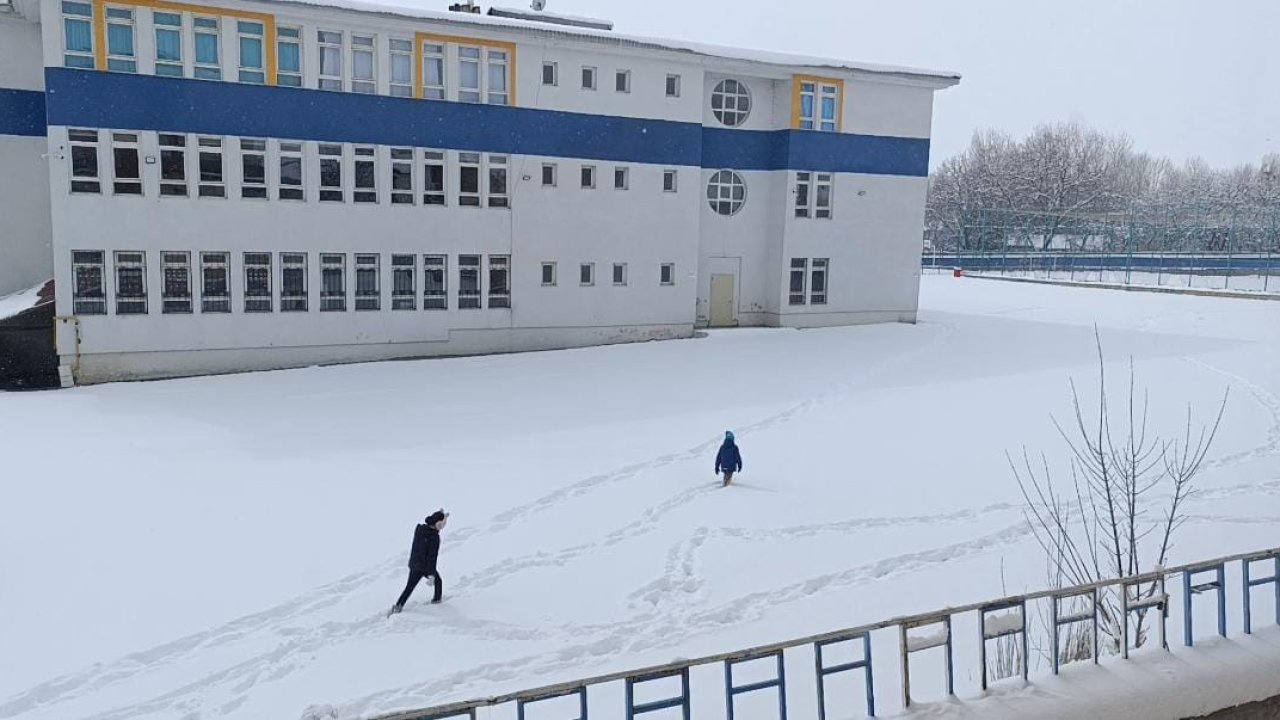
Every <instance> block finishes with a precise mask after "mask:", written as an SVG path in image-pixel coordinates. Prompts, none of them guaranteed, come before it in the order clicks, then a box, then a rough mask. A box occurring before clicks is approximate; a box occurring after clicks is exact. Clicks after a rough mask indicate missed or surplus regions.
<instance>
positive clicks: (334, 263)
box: [320, 253, 347, 312]
mask: <svg viewBox="0 0 1280 720" xmlns="http://www.w3.org/2000/svg"><path fill="white" fill-rule="evenodd" d="M346 309H347V256H346V255H345V254H342V253H321V254H320V312H345V311H346Z"/></svg>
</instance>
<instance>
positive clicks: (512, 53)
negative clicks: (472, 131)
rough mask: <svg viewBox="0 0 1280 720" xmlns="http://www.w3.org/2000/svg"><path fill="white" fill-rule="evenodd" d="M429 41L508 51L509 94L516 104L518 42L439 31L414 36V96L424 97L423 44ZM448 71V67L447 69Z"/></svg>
mask: <svg viewBox="0 0 1280 720" xmlns="http://www.w3.org/2000/svg"><path fill="white" fill-rule="evenodd" d="M428 42H435V43H440V44H443V45H468V46H470V47H484V48H497V49H500V50H506V51H507V94H508V96H509V97H510V99H511V102H510V105H512V106H514V105H515V104H516V44H515V43H513V42H507V41H505V40H482V39H481V38H473V37H464V36H462V35H440V34H437V33H424V32H420V33H415V34H414V36H413V51H414V70H413V96H414V97H416V98H418V99H422V98H423V97H424V95H425V91H426V78H424V77H422V46H423V45H426V44H427V43H428ZM445 72H446V73H447V72H448V68H446V69H445Z"/></svg>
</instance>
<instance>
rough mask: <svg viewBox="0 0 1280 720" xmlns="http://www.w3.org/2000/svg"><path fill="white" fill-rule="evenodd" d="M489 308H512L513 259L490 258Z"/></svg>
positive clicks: (497, 256)
mask: <svg viewBox="0 0 1280 720" xmlns="http://www.w3.org/2000/svg"><path fill="white" fill-rule="evenodd" d="M489 307H490V308H509V307H511V258H510V257H509V256H507V255H490V256H489Z"/></svg>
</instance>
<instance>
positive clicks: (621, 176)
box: [613, 167, 631, 190]
mask: <svg viewBox="0 0 1280 720" xmlns="http://www.w3.org/2000/svg"><path fill="white" fill-rule="evenodd" d="M630 174H631V171H630V170H628V169H627V168H625V167H616V168H614V169H613V189H614V190H626V189H627V184H628V180H629V178H628V176H629V175H630Z"/></svg>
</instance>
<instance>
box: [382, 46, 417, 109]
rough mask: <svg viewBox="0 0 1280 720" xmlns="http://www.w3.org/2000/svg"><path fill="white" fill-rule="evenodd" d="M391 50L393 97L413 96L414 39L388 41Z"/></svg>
mask: <svg viewBox="0 0 1280 720" xmlns="http://www.w3.org/2000/svg"><path fill="white" fill-rule="evenodd" d="M387 43H388V46H389V48H390V52H391V83H390V86H391V97H406V98H407V97H413V41H412V40H397V39H394V38H393V39H391V40H388V41H387Z"/></svg>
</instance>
